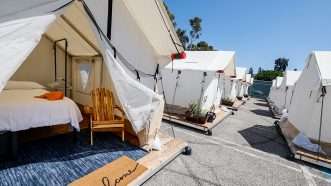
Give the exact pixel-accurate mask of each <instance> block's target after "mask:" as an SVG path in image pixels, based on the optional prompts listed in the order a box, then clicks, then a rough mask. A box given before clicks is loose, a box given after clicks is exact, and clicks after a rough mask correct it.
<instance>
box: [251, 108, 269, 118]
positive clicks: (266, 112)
mask: <svg viewBox="0 0 331 186" xmlns="http://www.w3.org/2000/svg"><path fill="white" fill-rule="evenodd" d="M251 112H253V113H254V114H256V115H259V116H265V117H270V118H272V117H273V116H272V114H271V113H270V110H263V109H254V110H251Z"/></svg>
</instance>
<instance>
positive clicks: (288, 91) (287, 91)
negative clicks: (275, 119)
mask: <svg viewBox="0 0 331 186" xmlns="http://www.w3.org/2000/svg"><path fill="white" fill-rule="evenodd" d="M300 74H301V71H291V70H288V71H286V72H285V73H284V78H283V81H282V83H281V85H280V89H279V91H280V92H279V94H278V96H279V99H277V100H278V102H276V106H277V107H278V109H279V110H283V109H288V108H289V105H290V104H291V100H292V96H293V88H294V85H295V83H296V81H297V80H298V79H299V77H300Z"/></svg>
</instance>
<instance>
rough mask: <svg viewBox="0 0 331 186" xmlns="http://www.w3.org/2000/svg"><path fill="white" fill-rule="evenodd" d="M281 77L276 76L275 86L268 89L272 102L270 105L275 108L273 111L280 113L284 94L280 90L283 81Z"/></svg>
mask: <svg viewBox="0 0 331 186" xmlns="http://www.w3.org/2000/svg"><path fill="white" fill-rule="evenodd" d="M283 79H284V78H283V77H280V76H278V77H276V81H275V86H274V87H273V88H271V90H270V94H269V95H270V96H271V97H270V99H271V102H272V106H273V109H275V110H274V111H276V112H277V113H281V111H282V110H281V107H280V105H281V103H282V101H283V100H284V94H283V92H282V90H281V85H282V82H283Z"/></svg>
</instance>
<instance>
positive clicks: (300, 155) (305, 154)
mask: <svg viewBox="0 0 331 186" xmlns="http://www.w3.org/2000/svg"><path fill="white" fill-rule="evenodd" d="M278 127H279V129H280V132H281V134H282V135H283V137H284V138H285V140H286V142H287V144H288V146H289V149H290V150H291V152H292V154H293V158H295V159H298V160H302V161H305V162H308V163H312V164H315V165H318V166H322V167H326V168H329V169H331V144H328V143H321V144H320V146H321V148H322V149H323V151H324V152H325V153H326V154H321V153H320V154H319V153H316V152H311V151H308V150H306V149H303V148H301V147H298V146H296V145H295V144H293V142H292V141H293V139H294V138H295V136H296V135H298V134H299V133H300V131H299V130H298V129H297V128H296V127H295V126H294V125H293V124H291V123H290V122H289V121H287V120H286V121H283V122H279V124H278ZM311 141H312V142H314V143H318V142H317V141H315V140H311Z"/></svg>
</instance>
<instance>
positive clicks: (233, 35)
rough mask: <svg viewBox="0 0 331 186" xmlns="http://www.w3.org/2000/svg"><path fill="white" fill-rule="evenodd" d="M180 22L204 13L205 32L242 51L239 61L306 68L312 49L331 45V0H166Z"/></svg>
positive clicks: (207, 37) (219, 45)
mask: <svg viewBox="0 0 331 186" xmlns="http://www.w3.org/2000/svg"><path fill="white" fill-rule="evenodd" d="M165 2H166V3H167V4H168V6H169V8H170V10H171V11H172V12H173V13H174V14H175V16H176V22H177V25H178V26H179V27H181V28H184V29H186V30H189V23H188V20H189V19H190V18H192V17H194V16H199V17H201V18H202V29H203V31H202V33H203V35H202V37H201V40H205V41H207V42H209V43H210V44H212V45H214V46H215V47H216V48H217V49H219V50H234V51H236V62H237V66H244V67H247V68H249V67H250V66H252V67H254V70H255V71H256V70H257V68H258V67H260V66H261V67H262V68H263V69H271V68H273V65H274V60H275V59H276V58H278V57H286V58H289V59H290V62H289V67H288V69H294V68H298V69H302V68H303V66H304V63H305V59H306V57H307V56H308V54H309V53H310V52H311V51H312V50H331V0H165Z"/></svg>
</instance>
